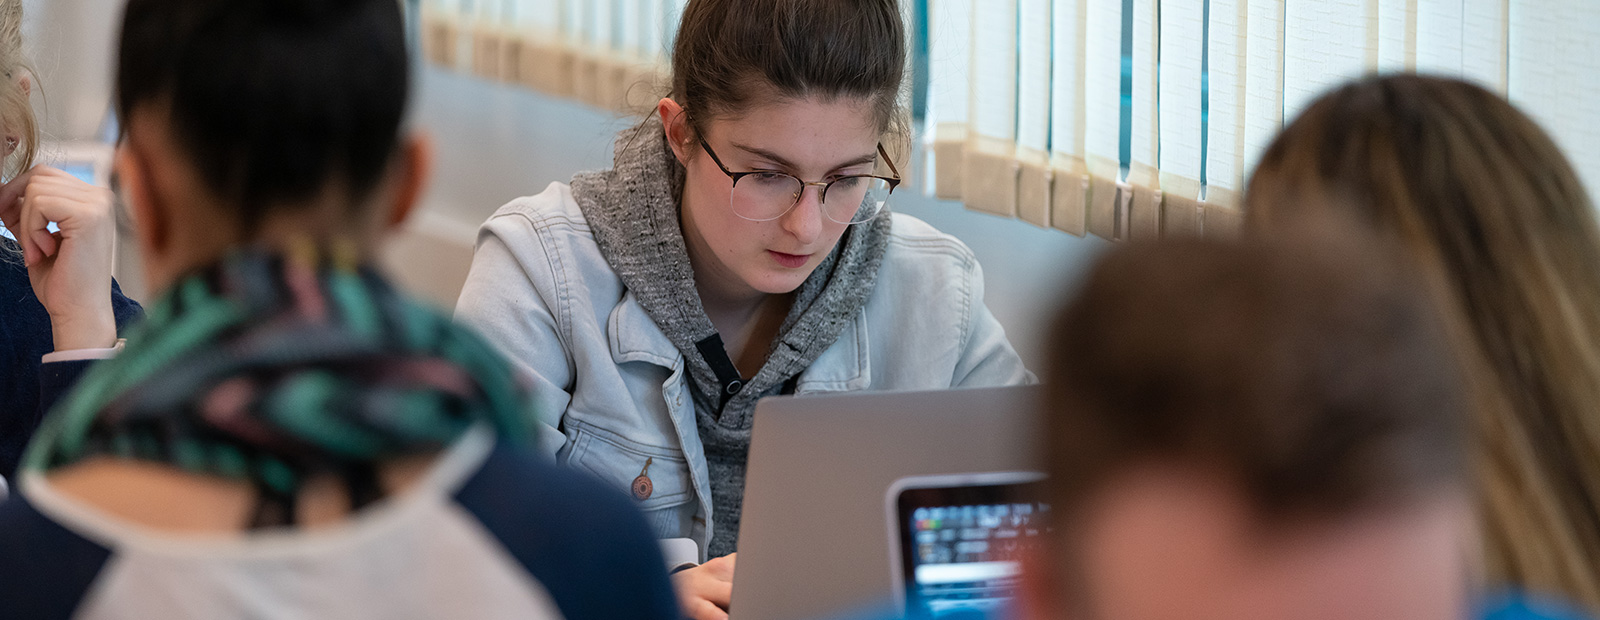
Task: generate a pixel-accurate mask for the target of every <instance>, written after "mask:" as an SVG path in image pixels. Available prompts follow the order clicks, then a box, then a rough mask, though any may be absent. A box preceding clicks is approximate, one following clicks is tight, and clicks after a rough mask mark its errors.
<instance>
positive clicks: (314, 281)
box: [24, 243, 534, 527]
mask: <svg viewBox="0 0 1600 620" xmlns="http://www.w3.org/2000/svg"><path fill="white" fill-rule="evenodd" d="M295 247H296V249H295V250H294V251H291V252H289V253H287V254H280V253H270V252H263V251H244V252H240V253H237V254H234V255H232V256H230V257H228V258H227V259H225V260H223V261H222V262H220V263H218V264H215V265H213V266H211V267H210V268H208V269H205V270H203V271H201V272H199V273H196V274H194V275H192V276H190V277H188V278H185V279H184V280H182V281H181V282H179V283H178V284H177V285H175V286H173V287H172V288H171V289H170V290H169V291H168V293H167V294H166V295H165V296H164V297H163V298H162V299H161V300H160V301H159V302H158V303H156V304H155V305H154V306H153V307H151V308H150V310H149V313H148V315H147V319H146V321H145V322H144V323H143V324H141V325H139V326H138V327H137V328H136V329H135V331H134V332H133V334H132V335H131V336H130V337H129V339H128V343H127V347H126V349H125V350H124V351H123V352H122V353H121V355H119V356H118V357H117V358H116V359H114V360H109V361H106V362H102V363H100V364H97V365H95V366H94V367H93V368H92V369H91V370H90V371H89V373H88V374H87V375H86V376H85V377H84V378H83V380H82V382H81V383H79V385H78V386H77V388H76V389H75V390H74V391H73V392H72V393H71V394H70V395H68V396H67V397H65V398H64V399H63V401H62V402H61V403H60V404H59V405H58V406H57V407H56V408H55V409H53V410H52V411H51V412H50V414H49V416H48V417H47V418H46V420H45V422H44V424H43V425H42V426H41V428H40V430H39V433H38V435H36V436H35V438H34V441H33V443H32V444H31V445H30V446H29V449H28V453H27V457H26V459H25V460H24V467H25V468H26V469H29V470H34V471H48V470H51V469H55V468H58V467H63V466H67V465H71V464H74V463H77V462H81V461H83V460H85V459H88V458H90V457H97V456H109V457H114V458H122V459H134V460H140V461H153V462H159V463H164V464H168V465H171V466H173V467H177V468H180V469H183V470H185V471H189V472H194V473H201V474H209V475H215V476H222V477H225V478H229V479H234V480H245V481H249V482H251V483H253V484H254V485H255V486H256V488H257V489H258V491H259V493H260V496H261V502H262V503H261V504H260V505H259V506H258V507H257V511H256V514H255V515H254V517H252V519H253V520H252V523H251V525H252V527H266V526H271V525H287V524H292V523H293V522H294V513H295V510H294V506H295V497H296V496H297V494H298V491H299V489H300V486H301V484H302V483H303V482H304V481H305V480H307V479H308V478H310V477H312V476H318V475H334V476H338V477H340V478H342V479H343V480H344V481H345V483H346V484H347V486H348V490H349V492H350V499H351V503H352V508H353V509H354V508H359V507H361V506H363V505H365V504H367V503H370V502H371V501H373V500H375V499H377V498H378V497H379V496H381V493H380V492H378V490H377V484H376V474H375V466H376V464H377V463H379V462H381V461H384V460H388V459H393V458H397V457H404V456H413V455H424V454H430V453H434V452H438V451H440V450H442V449H444V448H445V447H448V446H449V445H450V444H451V443H453V442H454V441H455V440H456V439H457V438H459V437H460V436H461V435H462V434H463V433H464V432H465V431H466V430H467V429H469V428H470V427H472V426H474V425H477V424H486V425H488V426H489V427H491V428H493V429H494V430H495V432H496V434H497V435H498V436H499V437H500V438H501V439H502V440H504V441H511V442H514V443H518V444H522V443H526V442H531V439H532V433H533V432H534V431H533V430H532V429H533V428H534V426H533V424H532V423H531V409H530V405H529V402H530V401H529V400H528V399H527V398H526V391H525V390H524V389H523V387H522V386H521V385H519V384H518V383H517V382H516V381H515V380H514V375H513V372H512V369H511V367H510V365H509V364H507V363H506V362H505V361H504V359H503V358H502V357H501V356H500V355H498V354H497V353H495V352H494V351H493V350H492V348H491V347H490V346H489V345H488V344H487V343H486V342H484V341H483V340H482V339H481V338H479V337H478V336H477V335H476V334H475V333H473V332H471V331H470V330H468V329H466V328H463V327H461V326H459V325H456V324H455V323H454V322H452V321H451V320H450V319H449V318H448V317H446V316H444V315H442V314H440V313H438V312H435V311H433V310H431V309H428V308H425V307H423V306H421V305H419V304H417V303H415V302H413V301H411V300H409V299H407V298H406V297H404V296H403V295H401V294H400V293H398V292H397V291H395V290H394V289H393V288H391V287H390V285H389V284H388V283H387V282H386V281H384V279H383V278H382V277H380V276H379V275H378V274H377V273H376V272H375V271H373V270H371V269H368V268H363V267H360V266H359V265H358V263H357V262H356V259H355V256H356V255H355V253H354V251H353V249H351V248H348V247H343V246H341V248H342V249H336V251H330V252H324V251H320V250H319V249H318V248H317V247H315V246H313V245H311V244H310V243H302V244H298V245H297V246H295Z"/></svg>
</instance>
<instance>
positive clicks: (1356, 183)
mask: <svg viewBox="0 0 1600 620" xmlns="http://www.w3.org/2000/svg"><path fill="white" fill-rule="evenodd" d="M1245 205H1246V213H1247V215H1246V226H1247V229H1248V230H1249V231H1250V232H1251V233H1256V234H1273V233H1275V232H1276V231H1279V230H1282V229H1284V228H1285V227H1286V226H1289V225H1292V224H1294V223H1295V222H1301V221H1304V220H1305V219H1306V218H1308V217H1314V216H1317V215H1319V213H1318V212H1327V211H1330V210H1333V211H1340V210H1342V211H1344V213H1343V215H1345V216H1353V217H1355V218H1356V219H1358V220H1360V221H1363V222H1364V223H1365V224H1367V225H1369V226H1370V227H1371V228H1372V229H1373V230H1374V231H1376V232H1377V233H1378V234H1380V235H1382V236H1385V237H1391V238H1394V239H1397V240H1398V241H1400V242H1401V243H1402V244H1403V245H1404V247H1406V248H1408V251H1409V253H1410V254H1411V257H1412V258H1413V259H1414V260H1416V261H1417V262H1418V264H1419V265H1420V267H1421V268H1422V270H1423V272H1424V273H1425V274H1427V275H1428V277H1429V279H1430V280H1431V282H1430V283H1431V284H1432V286H1433V288H1434V289H1435V292H1436V293H1437V294H1438V297H1439V299H1440V301H1441V302H1442V303H1441V304H1440V305H1441V307H1442V308H1443V310H1444V312H1445V315H1446V320H1447V322H1449V323H1450V324H1452V325H1453V326H1454V327H1455V331H1456V332H1457V334H1458V337H1459V338H1460V339H1461V343H1460V344H1461V345H1462V346H1461V350H1462V351H1464V352H1465V354H1466V356H1467V357H1468V359H1466V360H1464V363H1465V365H1466V366H1467V367H1468V369H1469V371H1470V374H1471V383H1472V386H1471V387H1472V390H1473V393H1474V394H1473V396H1474V400H1475V403H1476V404H1475V407H1474V409H1475V411H1476V414H1475V420H1474V426H1475V429H1476V430H1475V432H1474V435H1475V444H1476V447H1475V452H1476V461H1477V470H1478V479H1479V480H1478V486H1479V488H1478V491H1479V494H1480V496H1481V500H1480V501H1481V507H1482V524H1483V534H1484V552H1485V559H1486V561H1487V568H1488V575H1487V577H1488V579H1489V580H1490V583H1491V585H1511V586H1516V587H1520V588H1524V589H1527V590H1530V591H1533V592H1544V593H1552V594H1558V595H1562V596H1566V597H1568V598H1571V599H1575V600H1577V601H1578V602H1580V603H1581V604H1583V605H1585V606H1587V607H1588V609H1589V610H1590V611H1592V612H1597V613H1600V228H1597V226H1596V222H1595V215H1594V207H1593V204H1592V203H1591V202H1590V200H1589V197H1588V195H1587V194H1586V193H1585V191H1584V188H1583V185H1582V183H1581V182H1580V181H1579V179H1578V176H1577V174H1576V173H1575V172H1574V170H1573V168H1572V166H1571V165H1570V164H1569V163H1568V162H1567V160H1566V158H1565V157H1563V156H1562V154H1561V151H1560V149H1558V148H1557V147H1556V145H1555V143H1554V142H1553V141H1552V140H1551V139H1550V137H1549V136H1548V135H1546V134H1545V133H1544V132H1543V131H1542V130H1540V128H1539V127H1538V126H1537V125H1536V124H1535V123H1534V122H1533V121H1532V120H1531V119H1529V118H1528V117H1527V116H1526V115H1524V114H1522V113H1521V112H1519V111H1517V109H1516V108H1514V107H1513V106H1512V105H1511V104H1510V103H1509V102H1507V101H1506V100H1505V99H1503V98H1501V97H1499V96H1497V95H1495V94H1493V93H1491V92H1489V91H1487V90H1484V89H1482V88H1480V87H1477V86H1474V85H1471V84H1467V83H1464V82H1459V81H1454V80H1447V79H1439V78H1429V77H1419V76H1392V77H1379V78H1369V79H1366V80H1362V81H1360V82H1356V83H1354V84H1351V85H1348V86H1345V87H1343V88H1340V89H1338V90H1336V91H1334V92H1332V93H1330V94H1328V95H1326V96H1324V97H1322V98H1321V99H1319V100H1318V101H1317V102H1316V103H1314V104H1312V105H1311V107H1310V108H1308V109H1307V110H1306V111H1305V112H1304V113H1303V114H1302V115H1301V116H1300V118H1299V119H1297V120H1296V121H1294V123H1293V124H1291V125H1290V126H1289V127H1288V128H1287V129H1285V130H1284V132H1283V134H1282V135H1280V136H1279V137H1278V138H1277V140H1276V141H1275V142H1274V143H1273V144H1272V145H1271V146H1270V147H1269V148H1268V149H1267V151H1266V153H1265V155H1263V157H1262V160H1261V164H1260V166H1259V167H1258V168H1257V170H1256V172H1255V174H1254V177H1253V178H1252V180H1251V182H1250V185H1249V188H1248V191H1247V193H1246V197H1245ZM1322 214H1323V215H1325V214H1326V213H1322Z"/></svg>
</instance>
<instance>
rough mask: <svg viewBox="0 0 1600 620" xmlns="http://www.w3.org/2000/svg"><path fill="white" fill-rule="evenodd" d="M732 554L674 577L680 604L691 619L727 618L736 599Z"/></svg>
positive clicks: (684, 613) (673, 582) (673, 585)
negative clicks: (729, 606) (730, 606)
mask: <svg viewBox="0 0 1600 620" xmlns="http://www.w3.org/2000/svg"><path fill="white" fill-rule="evenodd" d="M736 555H738V554H737V553H730V554H728V555H725V556H723V557H720V558H717V559H715V560H712V561H710V562H706V563H705V564H701V565H699V566H696V567H694V568H691V569H688V570H684V571H680V572H678V573H677V574H675V575H673V576H672V588H673V589H674V590H677V591H678V605H679V606H681V607H682V608H683V615H684V617H686V618H688V619H689V620H727V618H728V601H730V600H732V599H733V562H734V556H736Z"/></svg>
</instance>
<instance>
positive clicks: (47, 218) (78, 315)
mask: <svg viewBox="0 0 1600 620" xmlns="http://www.w3.org/2000/svg"><path fill="white" fill-rule="evenodd" d="M114 203H115V199H114V196H113V194H112V193H111V191H110V190H108V189H105V188H101V187H96V186H94V185H90V184H88V183H85V182H83V181H81V180H79V179H78V178H77V177H74V176H72V175H71V174H68V173H66V172H63V171H61V170H58V169H56V168H51V167H49V166H37V167H35V168H33V169H32V170H29V171H27V172H25V173H23V174H21V175H18V176H17V178H16V179H13V180H12V181H11V182H10V183H6V184H5V185H4V186H3V187H0V222H3V223H4V224H5V227H6V229H7V230H10V231H11V234H12V236H14V237H16V239H17V243H19V244H20V245H21V246H22V253H23V258H24V260H26V261H27V264H28V276H29V279H30V280H31V282H32V284H33V292H34V295H36V296H38V298H39V302H40V303H41V304H43V305H44V307H45V310H46V311H47V312H49V313H50V325H51V329H52V331H53V332H54V337H55V349H56V350H57V351H66V350H72V349H93V348H104V347H110V346H112V345H113V344H115V343H116V340H117V325H116V317H115V316H114V315H113V314H112V309H111V268H112V252H113V248H114V244H115V240H116V218H115V216H114V214H113V212H112V208H113V207H112V205H113V204H114ZM52 222H53V223H55V224H56V226H57V228H58V229H59V230H58V231H57V232H51V231H50V229H49V225H50V224H51V223H52Z"/></svg>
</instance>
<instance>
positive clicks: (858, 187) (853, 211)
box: [824, 177, 889, 224]
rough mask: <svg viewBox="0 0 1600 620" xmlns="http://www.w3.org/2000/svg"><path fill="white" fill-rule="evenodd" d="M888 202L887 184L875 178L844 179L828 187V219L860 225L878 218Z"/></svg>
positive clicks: (826, 206)
mask: <svg viewBox="0 0 1600 620" xmlns="http://www.w3.org/2000/svg"><path fill="white" fill-rule="evenodd" d="M888 202H889V182H888V181H885V180H883V179H879V178H876V177H844V178H841V179H839V180H837V181H834V182H833V185H831V186H829V187H828V203H827V204H826V205H824V208H826V209H827V210H828V218H829V219H832V220H833V221H835V222H842V223H847V224H860V223H862V222H866V221H869V220H871V219H872V218H875V217H878V214H879V213H882V212H883V206H884V205H885V204H886V203H888Z"/></svg>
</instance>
